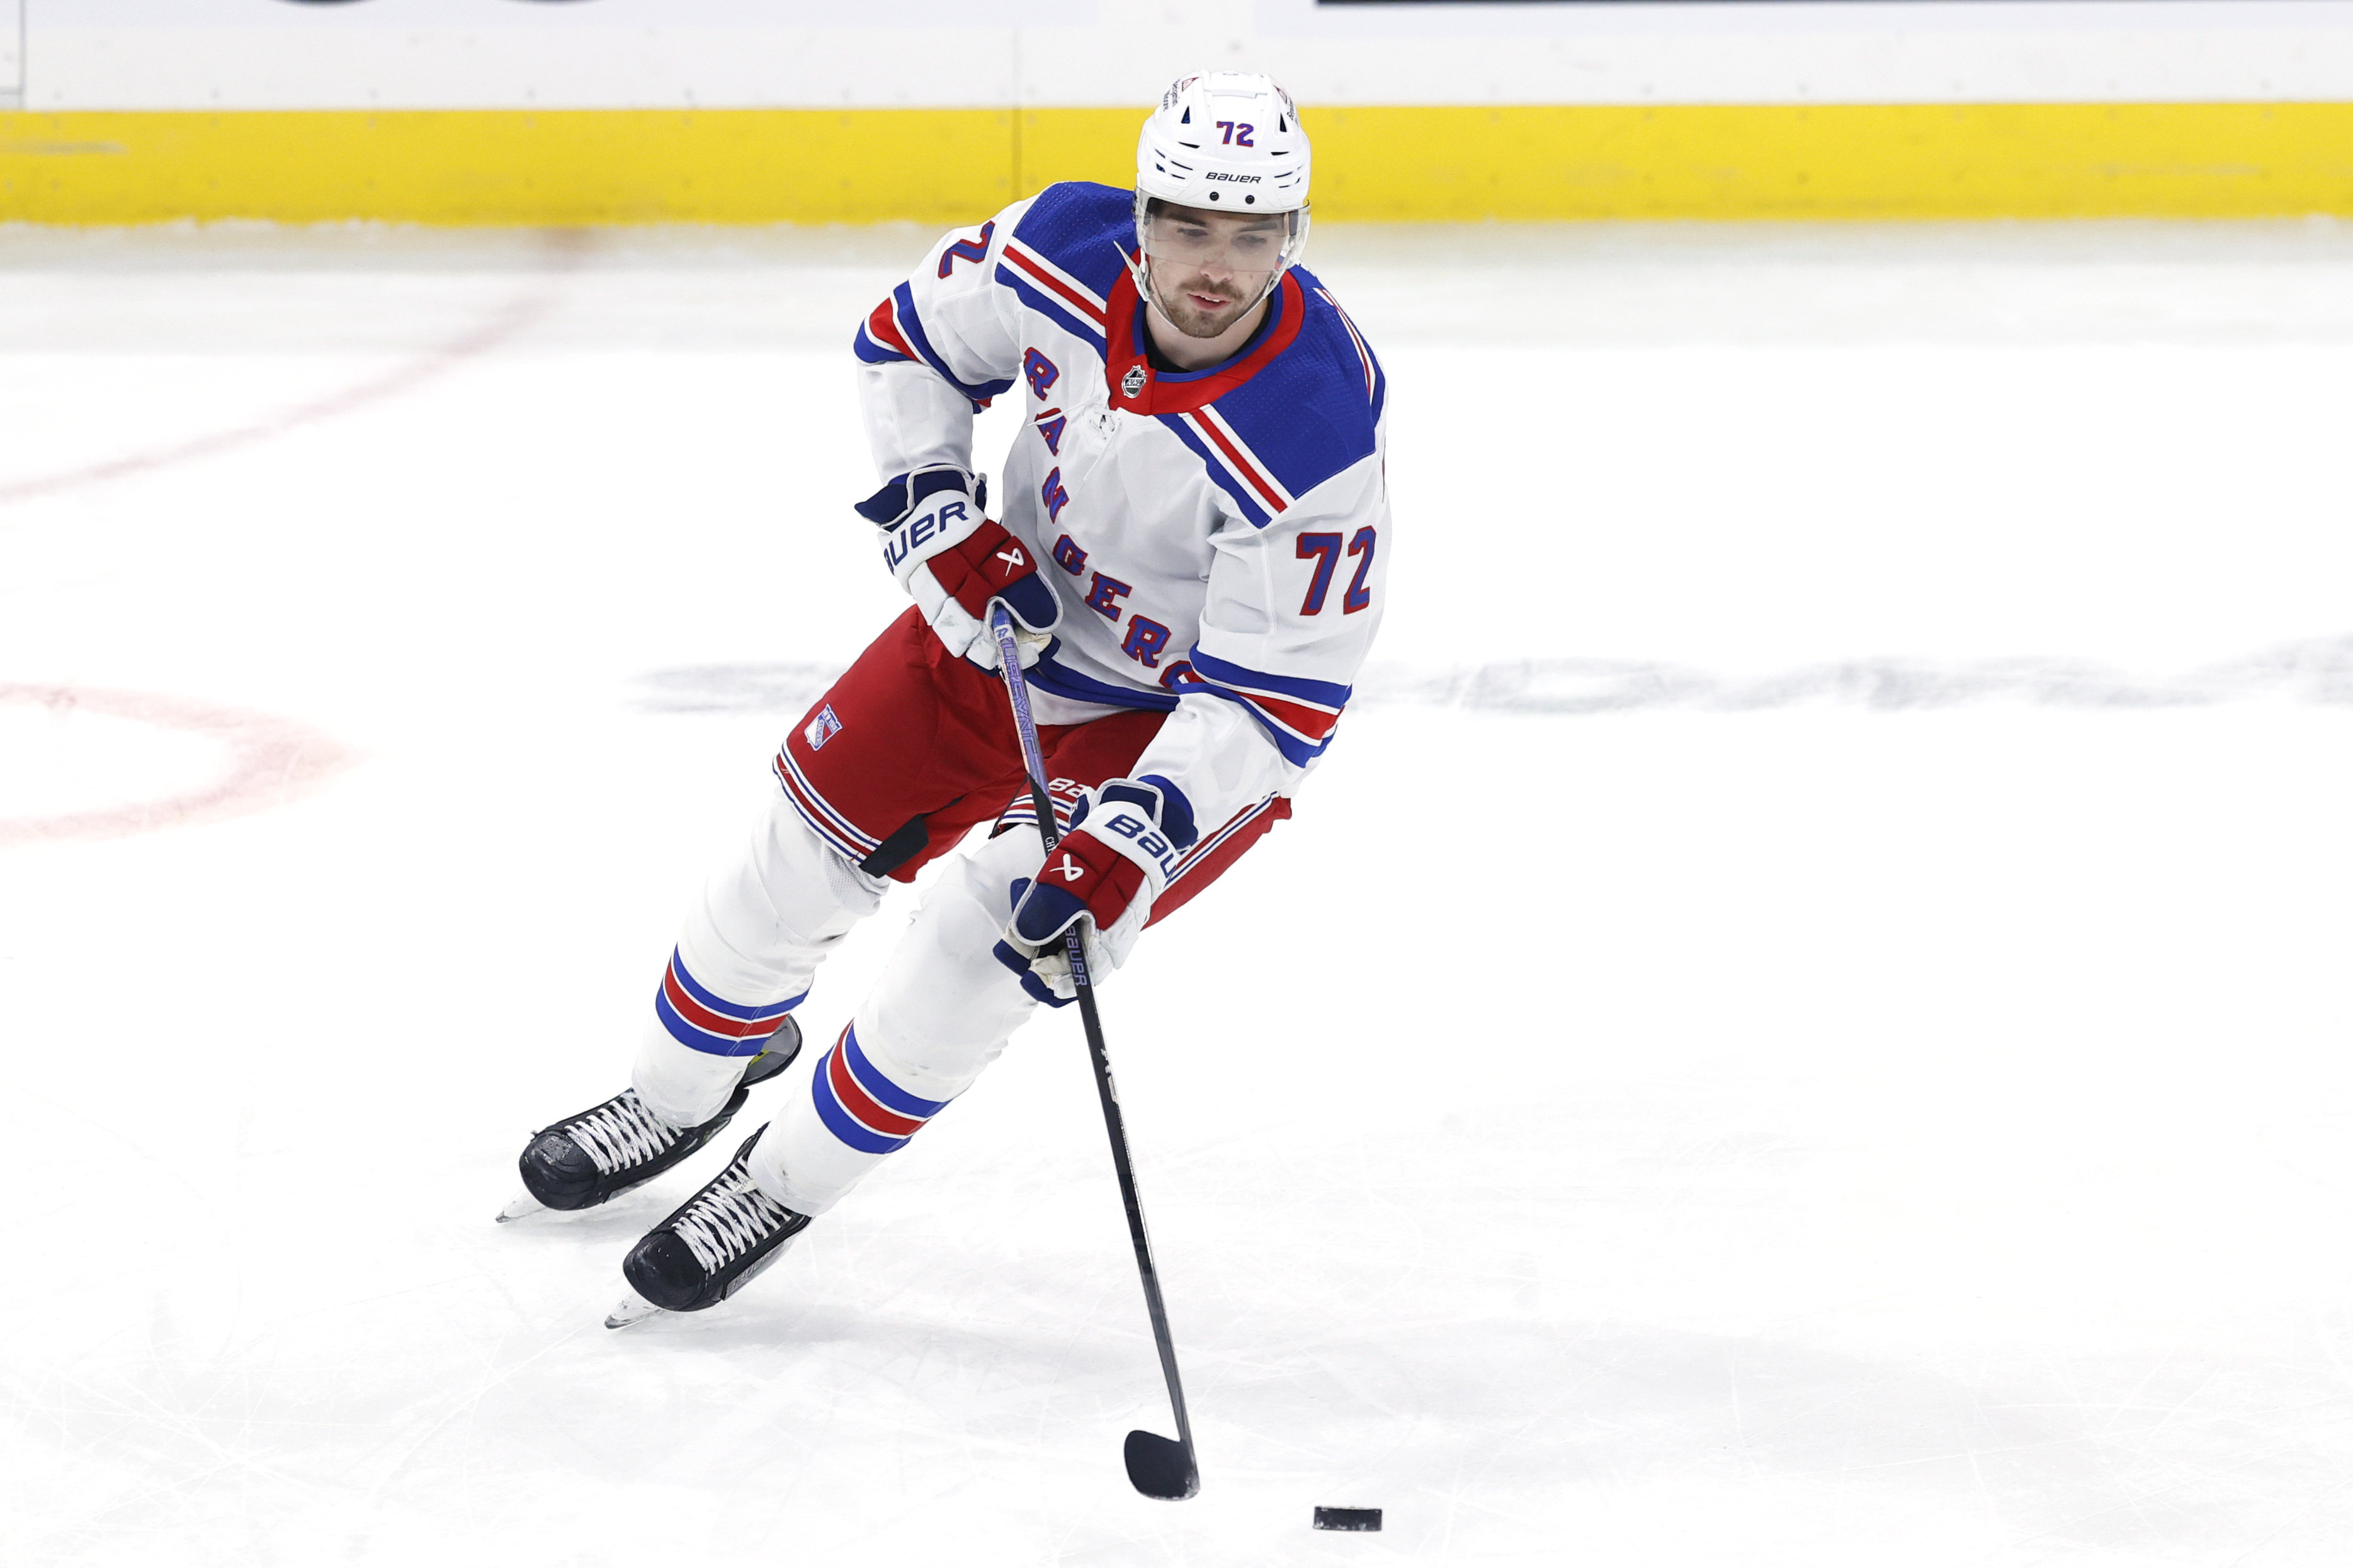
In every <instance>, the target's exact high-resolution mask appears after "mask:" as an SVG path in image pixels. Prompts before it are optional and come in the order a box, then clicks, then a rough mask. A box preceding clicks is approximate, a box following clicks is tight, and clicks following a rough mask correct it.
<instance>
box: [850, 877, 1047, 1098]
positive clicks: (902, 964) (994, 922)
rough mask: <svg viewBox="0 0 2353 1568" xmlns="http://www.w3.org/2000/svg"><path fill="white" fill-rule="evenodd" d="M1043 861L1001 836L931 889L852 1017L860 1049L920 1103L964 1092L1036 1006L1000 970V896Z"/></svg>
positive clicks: (1003, 910)
mask: <svg viewBox="0 0 2353 1568" xmlns="http://www.w3.org/2000/svg"><path fill="white" fill-rule="evenodd" d="M1042 858H1044V851H1043V850H1042V849H1041V848H1040V847H1039V843H1038V840H1037V837H1036V836H1035V835H1034V834H1025V833H1019V832H1015V833H1005V834H1000V835H998V836H997V837H995V838H992V839H989V840H988V841H987V843H985V844H983V845H982V846H981V847H979V848H978V849H977V850H976V851H974V852H973V853H972V854H970V855H968V856H962V857H959V858H957V859H956V860H955V862H953V863H952V864H951V865H950V866H949V867H948V868H947V869H946V870H945V872H944V874H943V875H942V876H941V878H940V879H939V881H938V882H937V883H935V884H934V886H933V888H932V889H931V892H930V895H929V896H928V897H927V898H926V899H925V900H923V908H922V909H920V910H917V911H916V914H915V919H914V921H913V922H912V923H911V924H910V925H909V926H908V928H907V931H906V933H905V934H904V935H903V936H902V937H901V938H900V939H899V943H898V945H897V946H896V947H895V948H893V949H892V953H891V959H890V962H889V963H887V964H886V965H885V966H884V968H883V971H882V974H881V978H880V979H879V980H878V981H877V982H876V983H875V985H874V988H873V990H871V992H869V993H868V994H867V997H866V1002H865V1004H864V1005H862V1006H861V1007H860V1009H859V1011H858V1033H859V1036H860V1039H861V1041H863V1042H865V1048H866V1049H867V1050H868V1051H869V1052H870V1053H871V1054H875V1055H876V1056H877V1058H878V1059H881V1060H884V1061H886V1062H887V1064H888V1065H887V1067H886V1068H885V1070H887V1071H890V1072H892V1073H893V1074H896V1075H903V1077H904V1079H905V1086H906V1087H907V1089H909V1090H910V1091H912V1092H913V1093H915V1094H917V1095H921V1096H923V1097H924V1098H926V1099H948V1098H952V1097H954V1096H955V1095H956V1094H960V1093H962V1092H963V1091H964V1089H965V1087H966V1086H967V1085H969V1084H970V1083H971V1082H972V1080H973V1079H975V1078H977V1077H978V1076H979V1075H980V1070H981V1068H985V1067H987V1065H988V1064H989V1062H990V1061H992V1060H994V1059H995V1058H996V1056H997V1052H999V1051H1001V1050H1003V1049H1004V1048H1005V1042H1006V1038H1007V1037H1008V1036H1009V1035H1011V1034H1012V1032H1013V1031H1014V1029H1015V1028H1017V1027H1018V1026H1020V1024H1021V1023H1022V1021H1023V1020H1024V1019H1026V1018H1027V1017H1029V1012H1030V1009H1031V1008H1033V1007H1034V1006H1036V1005H1037V1004H1036V1003H1035V1002H1034V1001H1033V1000H1032V999H1031V998H1030V996H1029V994H1028V993H1027V992H1025V991H1024V990H1023V989H1022V988H1021V982H1020V980H1019V978H1018V976H1016V975H1014V974H1013V973H1010V972H1009V971H1008V970H1007V969H1006V967H1005V966H1004V965H1003V964H1001V963H998V962H997V957H996V948H997V936H998V933H999V931H1001V930H1002V928H1003V927H1004V924H1005V921H1006V919H1007V917H1008V914H1009V913H1010V912H1011V905H1010V902H1009V900H1008V898H1007V889H1008V888H1010V887H1011V885H1012V884H1013V882H1014V880H1015V879H1018V878H1020V877H1024V876H1030V875H1034V874H1035V873H1036V871H1037V869H1038V863H1039V860H1040V859H1042Z"/></svg>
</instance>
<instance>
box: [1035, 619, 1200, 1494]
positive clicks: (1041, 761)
mask: <svg viewBox="0 0 2353 1568" xmlns="http://www.w3.org/2000/svg"><path fill="white" fill-rule="evenodd" d="M989 631H990V633H991V635H993V636H994V637H995V638H996V640H997V657H998V658H999V659H1000V660H1001V661H1002V668H1003V670H1004V672H1005V689H1006V692H1007V694H1008V696H1009V697H1011V699H1012V700H1013V726H1014V728H1015V729H1016V730H1018V731H1020V734H1021V760H1022V764H1023V766H1024V768H1025V769H1026V770H1027V772H1028V773H1029V800H1030V803H1031V805H1034V806H1035V807H1036V808H1037V812H1038V836H1039V837H1040V838H1042V839H1044V840H1045V841H1046V853H1047V854H1049V855H1051V854H1052V853H1053V852H1054V846H1055V845H1056V844H1058V843H1060V840H1061V837H1062V836H1061V831H1060V828H1059V827H1058V826H1056V825H1055V822H1054V801H1053V797H1052V796H1051V795H1048V794H1047V793H1046V759H1045V754H1044V752H1043V751H1042V750H1041V749H1040V748H1039V744H1038V723H1037V721H1036V720H1035V719H1033V718H1031V717H1030V714H1029V682H1028V681H1027V680H1025V679H1022V676H1021V659H1020V649H1019V646H1018V644H1017V643H1015V641H1014V640H1013V620H1012V617H1011V616H1008V615H1007V614H1006V612H1005V611H1004V609H1003V608H1002V607H1000V606H997V605H991V606H990V616H989ZM1063 941H1064V942H1065V943H1066V944H1067V945H1066V951H1067V952H1069V954H1070V958H1071V984H1072V985H1073V986H1074V987H1076V989H1077V991H1078V994H1079V1019H1080V1021H1081V1022H1082V1024H1084V1025H1085V1026H1086V1033H1087V1057H1088V1059H1089V1060H1091V1061H1092V1062H1093V1064H1094V1069H1095V1095H1096V1098H1098V1099H1100V1100H1102V1101H1103V1131H1106V1132H1108V1133H1109V1134H1110V1135H1111V1163H1112V1167H1113V1169H1114V1170H1116V1171H1117V1172H1118V1173H1119V1196H1120V1201H1121V1202H1122V1203H1124V1204H1125V1205H1127V1235H1128V1239H1129V1240H1131V1241H1133V1242H1134V1244H1135V1269H1136V1273H1137V1274H1138V1275H1139V1276H1140V1277H1141V1278H1142V1279H1143V1280H1144V1304H1145V1308H1146V1309H1147V1310H1150V1312H1151V1314H1152V1338H1153V1342H1154V1343H1155V1344H1156V1345H1158V1347H1159V1349H1160V1371H1161V1373H1162V1375H1163V1376H1165V1377H1166V1379H1167V1380H1168V1403H1169V1405H1170V1406H1171V1407H1172V1408H1173V1409H1174V1410H1175V1411H1176V1441H1177V1442H1178V1443H1180V1444H1182V1445H1183V1446H1184V1449H1185V1458H1186V1460H1187V1463H1188V1464H1190V1463H1191V1462H1192V1461H1193V1423H1192V1421H1191V1420H1190V1419H1188V1418H1187V1415H1186V1414H1185V1384H1184V1383H1183V1381H1182V1380H1181V1379H1180V1378H1179V1377H1178V1376H1177V1375H1176V1340H1175V1338H1174V1336H1172V1335H1171V1334H1170V1333H1169V1331H1168V1308H1167V1306H1166V1303H1164V1302H1163V1301H1162V1300H1161V1299H1160V1270H1159V1269H1158V1268H1155V1267H1154V1265H1153V1262H1152V1238H1151V1237H1150V1236H1149V1235H1147V1234H1146V1233H1145V1228H1144V1200H1143V1199H1142V1198H1141V1197H1139V1196H1138V1195H1137V1194H1136V1190H1135V1166H1134V1162H1132V1161H1131V1160H1130V1159H1129V1158H1128V1153H1127V1120H1126V1118H1125V1117H1124V1116H1123V1115H1122V1114H1121V1113H1120V1108H1119V1089H1118V1087H1117V1085H1115V1084H1114V1083H1113V1081H1112V1076H1111V1049H1110V1047H1107V1046H1105V1045H1104V1044H1103V1015H1102V1014H1101V1013H1099V1012H1098V1011H1097V1010H1096V1008H1095V988H1094V985H1093V984H1092V981H1091V980H1090V979H1089V977H1088V974H1087V954H1086V943H1085V942H1084V940H1083V939H1082V938H1081V936H1080V934H1079V928H1078V926H1077V925H1075V924H1073V925H1072V926H1071V929H1070V930H1069V931H1067V932H1065V933H1064V936H1063Z"/></svg>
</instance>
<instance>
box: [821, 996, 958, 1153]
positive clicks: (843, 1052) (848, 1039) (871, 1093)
mask: <svg viewBox="0 0 2353 1568" xmlns="http://www.w3.org/2000/svg"><path fill="white" fill-rule="evenodd" d="M809 1098H810V1099H811V1100H813V1101H814V1102H815V1103H816V1105H817V1114H818V1120H819V1121H823V1122H824V1123H825V1125H826V1130H827V1131H829V1132H831V1133H832V1134H833V1135H834V1136H835V1137H836V1138H839V1139H840V1140H841V1141H842V1142H844V1143H847V1144H849V1146H850V1147H851V1148H853V1149H855V1150H858V1151H859V1152H860V1153H866V1154H888V1153H889V1152H891V1151H892V1150H893V1149H898V1148H902V1147H904V1146H905V1144H906V1142H907V1140H908V1139H910V1138H913V1136H914V1135H915V1134H916V1133H918V1132H920V1131H923V1124H924V1123H925V1122H927V1121H931V1119H932V1118H933V1117H934V1116H937V1115H938V1114H939V1113H940V1112H941V1111H943V1110H946V1109H947V1104H948V1102H947V1101H946V1100H924V1099H923V1098H922V1097H921V1096H918V1095H913V1094H909V1093H908V1092H907V1091H906V1090H905V1089H901V1088H900V1087H899V1086H898V1085H897V1084H895V1083H892V1081H891V1080H890V1079H887V1078H885V1077H883V1076H882V1073H881V1069H880V1068H877V1067H875V1065H874V1064H873V1062H872V1061H871V1060H870V1059H869V1058H867V1055H866V1053H865V1052H864V1051H862V1050H860V1049H859V1047H858V1026H856V1025H855V1024H852V1025H849V1026H845V1027H844V1028H843V1029H842V1031H841V1037H840V1038H839V1039H838V1040H836V1041H835V1042H834V1045H833V1048H832V1049H831V1050H829V1051H828V1052H826V1053H825V1059H824V1060H823V1061H821V1062H819V1063H818V1065H817V1071H816V1072H815V1073H814V1074H812V1075H811V1076H810V1079H809Z"/></svg>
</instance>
